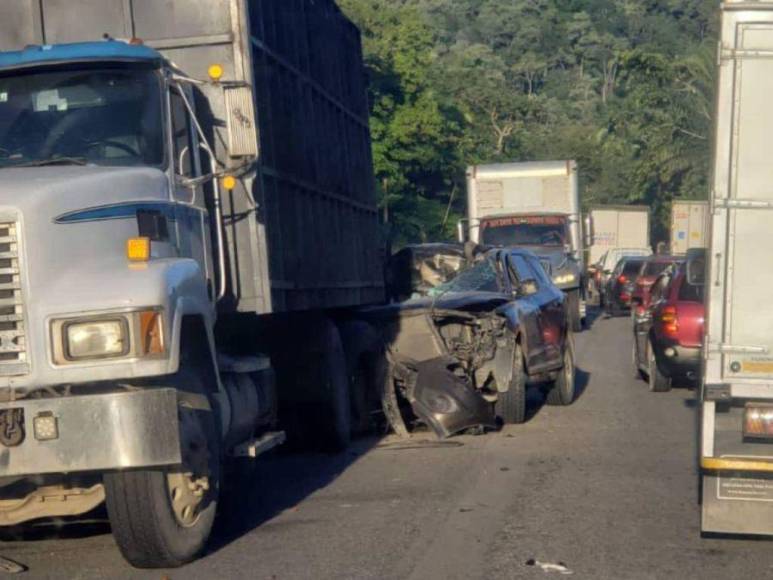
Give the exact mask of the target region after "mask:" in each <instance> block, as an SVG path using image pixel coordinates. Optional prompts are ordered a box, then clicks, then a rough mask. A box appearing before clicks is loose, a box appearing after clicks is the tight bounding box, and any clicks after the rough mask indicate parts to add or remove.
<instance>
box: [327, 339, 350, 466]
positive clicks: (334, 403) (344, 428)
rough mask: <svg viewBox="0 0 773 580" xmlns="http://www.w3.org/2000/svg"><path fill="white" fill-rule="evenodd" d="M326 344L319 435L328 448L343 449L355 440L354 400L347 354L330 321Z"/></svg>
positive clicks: (334, 450)
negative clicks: (353, 425)
mask: <svg viewBox="0 0 773 580" xmlns="http://www.w3.org/2000/svg"><path fill="white" fill-rule="evenodd" d="M326 334H327V337H326V345H327V348H325V350H324V351H323V352H322V353H321V360H320V365H319V371H320V376H319V380H320V381H321V386H322V414H321V419H322V422H321V424H320V425H319V430H320V432H319V436H320V441H321V443H322V446H323V449H324V450H325V451H332V452H338V451H343V450H344V449H346V448H347V447H348V446H349V443H351V440H352V403H351V398H350V395H349V377H348V376H347V369H346V355H345V353H344V349H343V345H342V344H341V336H340V334H339V332H338V329H337V328H336V327H335V326H334V325H333V324H330V325H329V328H328V329H327V330H326Z"/></svg>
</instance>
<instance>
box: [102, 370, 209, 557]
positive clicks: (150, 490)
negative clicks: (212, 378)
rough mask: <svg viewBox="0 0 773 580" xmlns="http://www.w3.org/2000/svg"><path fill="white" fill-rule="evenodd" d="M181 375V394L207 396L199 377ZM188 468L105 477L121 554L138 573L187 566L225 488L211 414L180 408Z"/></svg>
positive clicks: (201, 544)
mask: <svg viewBox="0 0 773 580" xmlns="http://www.w3.org/2000/svg"><path fill="white" fill-rule="evenodd" d="M193 370H195V369H191V370H189V371H186V370H181V371H180V372H179V373H178V374H177V375H176V377H175V378H176V379H178V380H180V382H181V384H183V385H184V388H183V389H182V390H185V391H188V392H192V393H196V394H198V395H204V396H206V391H205V389H204V388H203V385H202V380H201V378H200V376H199V373H196V372H192V371H193ZM179 419H180V440H181V452H182V458H183V463H182V465H180V466H174V467H169V468H160V469H143V470H132V471H118V472H113V473H107V474H105V475H104V484H105V494H106V504H107V513H108V517H109V520H110V525H111V527H112V530H113V536H114V537H115V540H116V543H117V544H118V547H119V549H120V550H121V553H122V554H123V555H124V557H125V558H126V559H127V560H128V561H129V563H130V564H132V565H133V566H136V567H138V568H172V567H177V566H182V565H183V564H185V563H187V562H190V561H191V560H193V559H194V558H196V556H198V555H199V554H200V553H201V551H202V550H203V549H204V546H205V544H206V542H207V539H208V538H209V534H210V532H211V530H212V524H213V522H214V520H215V513H216V511H217V503H218V496H219V488H220V444H219V436H218V430H217V428H216V421H215V417H214V412H213V411H212V410H201V409H198V408H197V409H193V408H189V407H186V406H180V407H179Z"/></svg>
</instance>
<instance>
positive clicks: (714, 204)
mask: <svg viewBox="0 0 773 580" xmlns="http://www.w3.org/2000/svg"><path fill="white" fill-rule="evenodd" d="M718 58H719V84H718V94H717V99H718V103H717V108H716V110H717V118H716V137H715V139H716V141H715V159H714V177H713V184H712V189H711V197H710V201H709V203H710V208H709V209H710V215H711V221H710V241H709V244H708V247H709V249H708V252H707V258H706V261H707V262H708V272H707V275H706V276H707V277H706V280H705V282H706V289H707V291H708V302H707V321H706V336H705V343H704V357H705V361H704V372H703V381H702V386H701V390H700V397H701V407H700V409H701V424H700V427H701V429H700V465H701V471H702V478H703V493H702V511H703V518H702V530H703V532H705V533H723V534H727V533H731V534H759V535H773V478H772V477H773V300H771V288H773V262H771V260H770V247H771V232H773V187H771V184H772V183H773V164H771V163H770V159H769V157H770V155H769V152H770V136H771V134H773V109H771V107H770V99H771V96H773V5H771V4H770V3H769V2H756V1H749V0H744V1H741V0H726V1H725V2H724V3H723V4H722V21H721V45H720V47H719V51H718ZM696 270H698V271H696V272H693V275H695V276H700V275H701V274H702V272H701V271H700V270H701V269H696Z"/></svg>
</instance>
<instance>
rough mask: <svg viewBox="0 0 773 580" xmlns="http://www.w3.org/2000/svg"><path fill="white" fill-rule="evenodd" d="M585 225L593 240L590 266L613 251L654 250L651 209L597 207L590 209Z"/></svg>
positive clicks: (636, 206) (618, 206) (590, 238)
mask: <svg viewBox="0 0 773 580" xmlns="http://www.w3.org/2000/svg"><path fill="white" fill-rule="evenodd" d="M585 224H586V226H585V228H586V235H587V236H588V237H589V240H590V247H589V250H588V264H596V263H598V261H599V260H600V259H601V257H602V256H603V255H604V254H606V253H607V252H608V251H609V250H613V249H618V248H637V249H641V248H649V247H650V210H649V208H648V207H647V206H641V205H608V206H595V207H592V208H590V211H589V212H588V217H587V219H586V222H585ZM613 267H614V265H613Z"/></svg>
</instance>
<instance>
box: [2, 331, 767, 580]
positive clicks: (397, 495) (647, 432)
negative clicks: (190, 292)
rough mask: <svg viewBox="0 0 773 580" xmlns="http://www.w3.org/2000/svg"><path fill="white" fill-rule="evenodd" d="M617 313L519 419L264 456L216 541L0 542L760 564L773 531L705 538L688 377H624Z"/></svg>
mask: <svg viewBox="0 0 773 580" xmlns="http://www.w3.org/2000/svg"><path fill="white" fill-rule="evenodd" d="M628 325H629V322H628V320H627V319H622V318H619V319H612V320H605V319H599V320H597V321H595V323H594V325H593V328H592V329H591V330H590V331H586V332H584V333H582V334H581V335H579V336H578V337H577V358H578V361H577V362H578V367H579V372H578V381H579V386H580V387H581V389H582V394H581V396H580V398H579V400H578V401H577V402H576V403H575V404H574V405H573V406H572V407H569V408H554V407H541V404H540V399H539V396H538V395H536V396H533V397H532V401H531V402H532V414H533V416H532V417H531V419H530V420H529V422H528V423H526V424H525V425H522V426H516V427H512V428H508V429H506V430H504V431H502V432H500V433H493V434H488V435H485V436H481V437H460V438H456V439H453V440H451V441H449V442H444V443H437V442H435V441H433V440H432V439H431V437H429V436H422V437H418V438H416V440H415V441H411V442H409V443H408V444H406V443H402V442H399V441H397V440H394V439H392V438H386V439H383V440H378V439H369V440H364V441H359V442H358V443H357V444H356V445H355V446H354V447H353V448H352V449H351V450H350V451H349V452H348V453H345V454H341V455H339V456H334V457H333V456H325V455H313V456H309V455H303V456H302V455H277V456H275V457H272V458H270V459H267V460H264V461H263V464H262V467H261V470H260V473H259V475H258V478H257V481H256V484H255V489H254V492H253V493H252V494H250V496H249V500H248V501H245V505H244V509H243V510H241V512H240V517H239V518H238V520H234V521H232V522H230V524H229V525H228V526H221V529H220V530H219V531H218V533H217V535H216V538H215V542H214V543H213V546H212V549H211V552H210V553H209V554H208V555H207V556H206V557H205V558H203V559H201V560H200V561H198V562H196V563H194V564H192V565H190V566H188V567H186V568H183V569H181V570H171V571H152V572H139V571H136V570H132V569H131V568H129V567H128V566H127V565H126V564H125V563H124V562H123V560H122V559H121V556H120V555H119V553H118V551H117V549H116V548H115V545H114V543H113V541H112V538H111V536H110V535H109V534H108V533H107V529H106V526H105V525H104V524H100V523H96V524H94V525H90V526H83V525H78V526H69V527H67V528H65V529H63V530H60V531H58V532H57V533H56V535H55V537H52V538H48V537H43V536H38V537H37V538H36V539H34V540H28V541H24V542H6V543H2V544H0V554H2V555H3V556H6V557H8V558H12V559H14V560H16V561H18V562H21V563H23V564H24V565H26V566H28V567H29V571H28V572H26V574H25V576H26V577H30V578H32V577H34V578H123V577H126V578H129V577H138V578H155V579H159V578H171V579H176V578H181V579H182V578H185V579H194V578H256V579H264V578H265V579H274V578H276V579H295V578H309V579H312V578H313V579H326V578H330V579H341V578H353V579H366V578H395V579H398V578H399V579H403V578H408V579H417V580H418V579H434V578H459V579H472V578H543V577H545V576H548V577H553V576H555V577H557V576H558V575H559V572H546V571H544V570H543V569H542V568H540V567H539V566H537V565H529V563H531V562H533V561H535V560H536V561H538V562H544V563H562V564H563V565H565V566H566V568H568V569H569V570H571V571H572V572H573V573H574V577H578V578H609V579H615V580H618V579H627V578H658V579H660V578H702V579H710V578H762V577H773V543H771V542H770V541H749V540H738V539H710V540H709V539H701V537H700V534H699V510H698V503H697V501H698V500H697V475H696V468H695V455H696V454H695V430H696V423H695V415H696V413H695V404H694V395H693V392H691V391H688V390H686V389H676V390H674V391H672V392H670V393H664V394H657V393H650V392H648V390H647V387H646V385H645V384H644V383H643V382H641V381H637V380H635V379H634V377H633V371H632V369H631V364H630V346H631V343H630V336H629V326H628Z"/></svg>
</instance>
